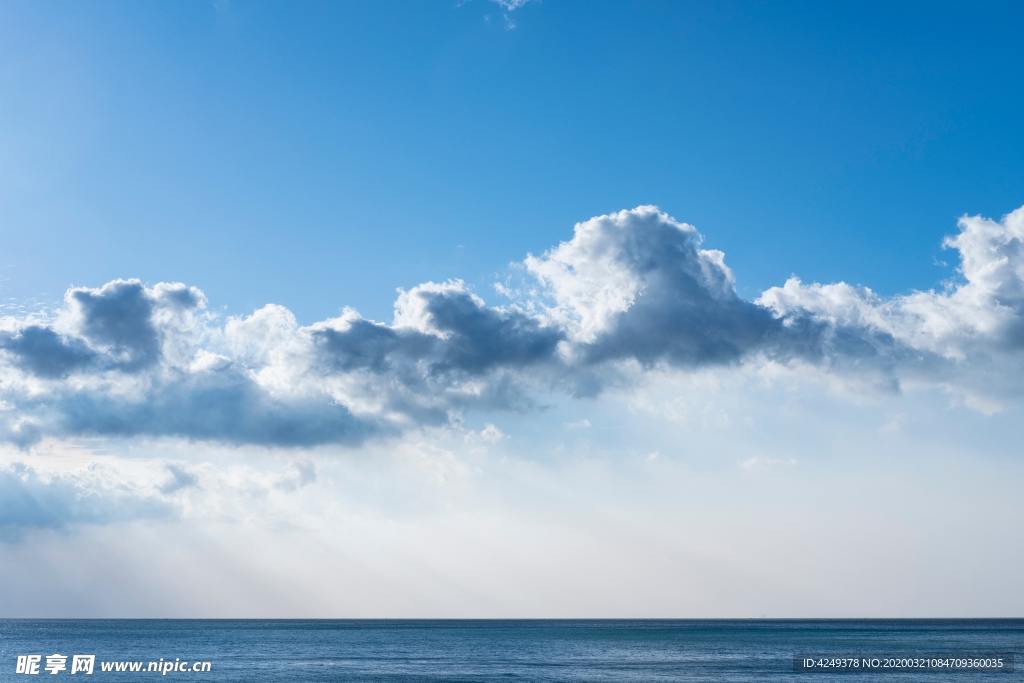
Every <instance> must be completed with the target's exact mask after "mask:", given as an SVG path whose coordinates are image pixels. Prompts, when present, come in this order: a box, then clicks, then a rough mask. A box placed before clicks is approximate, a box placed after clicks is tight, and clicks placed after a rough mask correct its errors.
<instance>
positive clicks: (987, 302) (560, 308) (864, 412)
mask: <svg viewBox="0 0 1024 683" xmlns="http://www.w3.org/2000/svg"><path fill="white" fill-rule="evenodd" d="M1022 15H1024V12H1022V10H1021V8H1020V6H1019V5H1018V4H1015V3H996V2H992V3H984V4H982V5H978V6H971V7H965V6H963V5H962V4H953V3H949V4H942V3H939V4H935V3H930V4H927V5H926V4H924V3H904V4H901V5H899V6H896V7H893V6H888V5H883V4H881V3H878V4H867V5H864V4H854V3H829V4H822V3H801V2H793V3H784V4H780V3H756V2H744V3H730V2H718V3H688V2H645V3H600V4H595V3H585V2H569V1H563V0H544V1H543V2H540V1H538V0H527V1H524V0H503V1H491V0H467V1H463V2H454V1H452V2H445V1H438V2H426V1H423V2H401V3H399V2H394V3H392V2H374V3H356V2H352V3H341V2H333V3H314V2H310V3H304V4H303V5H302V6H301V7H298V8H297V7H296V6H294V5H292V4H289V3H283V2H252V3H242V2H236V1H233V0H217V1H216V2H195V3H160V2H139V3H104V4H83V3H72V2H51V3H29V2H8V3H4V4H3V6H2V7H0V57H2V59H0V94H2V97H0V147H2V149H4V154H2V155H0V580H2V581H3V582H4V583H5V585H8V586H13V587H15V590H13V591H11V592H10V595H8V597H6V598H5V603H4V604H3V605H0V616H96V617H105V616H153V617H159V616H211V617H217V616H224V617H227V616H253V617H275V616H323V617H329V616H334V617H402V616H410V617H415V616H423V617H435V616H437V617H443V616H452V617H458V616H470V617H505V616H510V617H512V616H515V617H520V616H521V617H546V616H580V617H591V616H593V617H598V616H608V617H620V616H621V617H627V616H628V617H644V616H650V617H716V616H721V617H734V616H735V617H759V616H771V617H799V616H951V615H957V616H1010V615H1019V614H1020V612H1021V609H1022V608H1024V580H1022V579H1021V577H1020V575H1019V572H1017V571H1015V570H1014V568H1015V567H1019V566H1020V564H1021V561H1022V560H1024V556H1022V555H1021V553H1022V551H1021V549H1020V548H1019V544H1015V543H1013V542H1012V539H1014V538H1016V537H1017V536H1018V535H1019V530H1018V529H1017V528H1016V522H1017V521H1018V520H1019V519H1020V518H1021V515H1022V513H1024V503H1022V502H1021V500H1020V496H1019V482H1020V481H1021V476H1022V474H1024V471H1022V470H1024V464H1022V462H1021V460H1020V457H1019V452H1018V451H1019V448H1018V446H1017V443H1018V442H1019V427H1018V425H1019V424H1020V420H1021V418H1022V417H1024V415H1022V405H1021V398H1022V395H1024V383H1022V381H1021V379H1020V378H1021V377H1024V374H1022V372H1021V371H1022V370H1024V208H1022V205H1024V189H1022V188H1024V166H1022V165H1021V163H1020V160H1021V159H1024V128H1022V127H1021V126H1020V125H1019V123H1018V121H1017V119H1018V118H1019V112H1020V111H1021V109H1022V104H1024V102H1022V97H1024V95H1022V93H1021V90H1020V88H1019V87H1017V86H1018V80H1019V74H1020V73H1022V72H1024V53H1022V51H1021V50H1020V49H1019V47H1018V46H1017V44H1018V43H1019V40H1018V38H1019V36H1018V35H1017V33H1018V29H1017V27H1018V26H1019V24H1020V22H1021V19H1024V16H1022ZM965 542H969V544H970V546H969V548H970V549H969V550H965V549H964V546H963V545H962V544H963V543H965ZM69 558H75V561H74V562H69Z"/></svg>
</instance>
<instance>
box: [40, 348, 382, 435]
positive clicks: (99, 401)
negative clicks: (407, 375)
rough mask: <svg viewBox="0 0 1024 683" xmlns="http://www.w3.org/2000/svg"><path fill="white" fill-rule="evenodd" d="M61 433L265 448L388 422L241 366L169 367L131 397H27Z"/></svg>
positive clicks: (378, 429) (51, 429)
mask: <svg viewBox="0 0 1024 683" xmlns="http://www.w3.org/2000/svg"><path fill="white" fill-rule="evenodd" d="M24 408H25V409H26V412H28V413H29V414H31V415H39V416H41V417H42V422H41V425H40V428H41V429H42V430H43V431H44V432H45V433H49V434H53V435H57V436H79V435H91V436H107V437H133V436H144V437H164V436H166V437H178V438H183V439H190V440H200V441H219V442H223V443H228V444H251V445H258V446H278V447H305V446H317V445H321V444H326V443H343V444H357V443H360V442H362V441H363V440H365V439H366V438H367V437H369V436H371V435H374V434H377V435H379V434H383V433H384V432H386V431H387V429H386V428H384V427H383V426H379V425H376V424H374V423H372V422H370V421H367V420H362V419H359V418H357V417H355V416H354V415H353V414H352V413H351V412H350V411H349V410H348V409H346V408H345V407H344V406H342V405H339V404H338V403H336V402H334V401H332V400H331V399H330V398H329V397H325V396H322V395H315V396H303V397H301V398H293V399H285V398H281V397H275V396H272V395H271V394H270V393H269V392H267V391H266V390H265V389H263V388H262V387H260V386H259V385H258V384H256V383H255V382H253V381H252V379H251V378H250V377H249V376H247V375H246V374H245V373H244V372H240V371H238V370H237V369H235V368H232V367H227V368H218V369H214V370H210V371H206V372H201V373H170V376H169V377H166V378H164V379H160V380H157V381H154V382H153V383H152V384H150V385H149V386H147V387H146V389H145V391H144V392H142V393H140V394H136V395H130V396H125V397H120V396H112V395H109V394H106V393H99V392H68V393H63V394H60V393H58V394H57V395H54V396H46V397H41V398H38V399H36V400H35V401H34V402H31V403H25V404H24Z"/></svg>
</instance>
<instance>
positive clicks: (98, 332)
mask: <svg viewBox="0 0 1024 683" xmlns="http://www.w3.org/2000/svg"><path fill="white" fill-rule="evenodd" d="M70 298H71V300H72V301H73V302H74V303H75V304H77V307H78V309H79V311H80V313H81V334H82V336H83V337H84V338H85V339H86V340H88V341H89V342H90V343H91V344H93V345H95V346H97V347H99V348H102V349H105V350H106V351H107V352H108V353H109V354H110V355H111V356H113V358H114V359H116V360H117V362H118V364H119V365H120V366H121V367H123V368H125V369H129V370H130V369H137V368H141V367H145V366H148V365H152V364H154V363H156V362H157V360H158V359H159V357H160V335H159V333H158V332H157V329H156V327H155V326H154V325H153V320H152V317H153V306H154V303H153V297H152V296H150V295H149V294H148V292H147V291H146V288H145V287H144V286H143V285H142V283H140V282H138V281H116V282H111V283H109V284H107V285H105V286H104V287H102V288H101V289H98V290H93V289H75V290H72V291H71V293H70Z"/></svg>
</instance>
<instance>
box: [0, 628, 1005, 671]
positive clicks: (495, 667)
mask: <svg viewBox="0 0 1024 683" xmlns="http://www.w3.org/2000/svg"><path fill="white" fill-rule="evenodd" d="M54 653H59V654H63V655H67V656H68V667H69V668H70V662H71V655H73V654H94V655H96V664H95V669H94V673H93V674H92V675H86V674H83V673H76V674H74V675H71V674H70V672H69V671H61V672H59V673H57V674H48V673H47V672H46V671H44V670H42V666H44V665H45V663H46V658H45V657H46V655H50V654H54ZM994 653H1001V654H1004V655H1009V656H1011V657H1012V658H1013V659H1014V667H1015V668H1014V671H1012V672H1008V671H1004V672H1002V673H993V672H962V671H957V672H950V671H945V672H923V671H915V672H892V671H868V672H865V671H864V670H860V671H858V672H855V673H836V672H797V671H794V664H793V659H794V657H797V656H803V655H813V656H829V657H838V656H856V657H859V658H860V657H873V656H878V657H890V656H891V657H923V656H934V655H948V654H960V655H971V656H980V655H986V654H994ZM31 654H39V655H42V664H41V665H40V672H39V674H37V675H34V676H32V675H24V674H18V673H16V660H17V657H18V655H31ZM160 658H163V660H164V661H166V662H172V661H174V660H175V659H176V658H177V659H180V660H185V661H188V662H192V661H201V660H206V661H210V662H211V671H210V672H209V673H192V672H173V671H172V672H169V673H167V674H166V675H161V674H160V673H157V672H142V673H127V672H115V673H103V672H101V671H100V663H101V662H103V661H115V660H126V661H131V660H138V661H140V662H148V661H156V660H159V659H160ZM40 679H42V680H83V679H84V680H104V681H105V680H111V681H115V680H116V681H132V680H157V679H164V680H181V681H191V680H203V681H279V680H283V681H335V680H337V681H494V680H522V681H702V682H703V681H803V682H804V683H811V681H823V680H832V681H834V680H841V681H850V682H851V683H852V682H854V681H857V682H863V683H867V682H868V681H964V682H965V683H966V682H967V681H995V682H1000V681H1024V619H1003V620H959V619H950V620H735V621H733V620H480V621H477V620H443V621H433V620H380V621H373V620H371V621H364V620H0V681H28V680H40Z"/></svg>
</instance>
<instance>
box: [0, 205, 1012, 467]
mask: <svg viewBox="0 0 1024 683" xmlns="http://www.w3.org/2000/svg"><path fill="white" fill-rule="evenodd" d="M1022 239H1024V208H1022V209H1018V210H1017V211H1015V212H1013V213H1011V214H1009V215H1007V216H1006V217H1005V218H1004V219H1002V220H1001V221H993V220H989V219H985V218H981V217H977V216H975V217H964V218H963V219H961V221H960V223H959V232H958V234H957V235H955V236H953V237H950V238H949V239H947V241H946V246H947V247H948V248H950V249H953V250H955V251H956V252H957V253H958V254H959V256H960V269H959V273H960V276H959V278H958V279H957V281H955V282H950V283H947V284H946V286H945V287H944V288H943V289H942V290H940V291H934V290H927V291H919V292H914V293H912V294H908V295H904V296H897V297H891V298H885V297H881V296H879V295H877V294H875V293H874V292H872V291H871V290H870V289H867V288H864V287H855V286H852V285H849V284H846V283H842V282H839V283H830V284H818V283H812V284H805V283H803V282H802V281H800V280H799V279H797V278H795V277H794V278H791V279H790V280H789V281H787V282H786V283H785V284H784V285H782V286H780V287H772V288H770V289H768V290H767V291H765V292H764V293H763V294H762V295H761V296H760V297H758V298H757V299H756V300H754V301H748V300H746V299H743V298H741V297H740V296H738V295H737V293H736V289H735V279H734V276H733V273H732V271H731V270H730V269H729V267H728V266H727V265H726V261H725V256H724V254H723V253H722V252H721V251H718V250H715V249H709V248H706V247H705V246H704V239H703V237H702V236H701V234H700V233H699V232H698V231H697V230H696V228H694V227H693V226H691V225H688V224H686V223H683V222H680V221H677V220H676V219H674V218H672V217H671V216H669V215H668V214H666V213H665V212H663V211H661V210H659V209H657V208H656V207H653V206H640V207H637V208H635V209H631V210H626V211H619V212H617V213H612V214H608V215H605V216H598V217H595V218H592V219H590V220H587V221H584V222H581V223H579V224H577V225H576V226H575V229H574V231H573V234H572V236H571V238H570V239H568V240H567V241H565V242H563V243H561V244H559V245H557V246H555V247H553V248H552V249H550V250H548V251H546V252H544V253H543V254H540V255H538V256H532V255H531V256H528V257H527V258H526V259H525V260H524V261H523V263H522V264H521V265H522V268H521V271H522V273H523V275H524V277H525V278H526V283H525V286H524V287H523V288H522V290H519V291H510V290H504V291H505V292H507V294H508V296H509V301H508V303H507V304H506V305H504V306H495V305H491V304H488V303H487V302H485V301H484V300H483V299H482V298H481V297H480V296H478V295H477V294H476V293H474V292H473V291H471V290H470V289H469V288H468V287H467V286H466V284H465V283H463V282H462V281H459V280H451V281H448V282H443V283H435V282H428V283H424V284H421V285H418V286H416V287H413V288H411V289H409V290H405V291H400V292H399V295H398V297H397V300H396V302H395V308H394V315H393V318H392V320H391V321H389V322H382V321H375V320H370V319H366V318H363V317H362V316H361V315H359V313H358V312H356V311H355V310H353V309H350V308H345V309H343V310H342V312H341V314H340V315H339V316H338V317H336V318H331V319H328V320H323V321H320V322H316V323H314V324H311V325H307V326H302V325H300V324H299V323H298V322H297V321H296V319H295V316H294V315H293V314H292V313H291V311H289V310H288V309H287V308H285V307H283V306H279V305H267V306H264V307H263V308H260V309H258V310H256V311H255V312H253V313H252V314H251V315H248V316H244V317H229V318H227V319H223V318H220V317H219V316H217V315H215V314H213V313H211V312H210V311H208V310H207V308H206V300H205V297H204V296H203V294H202V292H201V291H199V290H198V289H196V288H194V287H189V286H186V285H184V284H180V283H158V284H156V285H152V286H147V285H145V284H144V283H142V282H141V281H139V280H116V281H113V282H110V283H107V284H106V285H103V286H102V287H99V288H83V287H77V288H73V289H71V290H69V291H68V293H67V295H66V297H65V302H64V305H63V307H61V308H60V309H59V310H57V311H54V312H52V313H51V314H50V315H49V316H44V317H41V316H39V315H38V314H33V315H24V316H23V317H17V316H8V317H5V318H0V438H3V439H4V440H7V441H11V442H14V443H17V444H20V445H23V446H25V445H31V444H32V443H34V442H36V441H38V440H39V439H41V438H44V437H47V436H53V437H58V438H62V437H65V438H66V437H77V436H101V437H119V438H131V437H170V438H181V439H188V440H201V441H216V442H223V443H227V444H235V445H239V444H254V445H262V446H271V447H309V446H316V445H321V444H347V445H355V444H359V443H362V442H364V441H365V440H367V439H369V438H374V437H381V436H389V435H397V434H400V433H402V432H404V431H407V430H410V429H417V428H420V427H423V426H427V425H444V424H448V423H453V422H454V423H458V422H459V421H460V420H461V418H462V414H463V413H464V412H466V411H469V410H476V409H485V410H494V409H503V410H517V411H524V410H530V409H532V408H535V407H537V406H538V405H539V404H540V401H539V399H538V398H537V397H538V396H541V395H544V396H547V395H550V394H551V392H558V391H562V392H565V393H568V394H570V395H573V396H580V395H593V394H596V393H599V392H601V391H602V390H603V389H604V388H605V387H607V386H608V385H609V384H618V385H620V386H621V385H625V384H627V383H628V382H630V381H634V380H635V378H636V377H637V376H638V374H642V373H643V372H644V371H646V370H649V369H658V368H673V369H680V370H683V371H690V370H698V369H706V368H715V367H722V366H735V365H740V364H744V363H766V362H767V363H774V364H777V365H780V366H783V367H795V366H800V367H808V368H813V369H815V370H816V371H819V372H822V373H827V374H829V375H832V376H835V377H838V378H840V379H842V380H843V381H844V382H848V383H849V384H851V385H853V386H865V387H869V388H870V390H872V391H877V390H883V391H899V390H900V389H901V388H902V387H903V386H904V385H905V384H915V385H916V384H923V385H936V386H940V387H942V388H943V389H945V390H947V391H951V392H955V393H957V394H958V395H961V396H962V397H963V399H964V401H965V402H967V403H969V404H971V405H975V406H984V407H985V409H986V410H989V409H991V408H992V407H998V404H999V402H1000V401H1005V400H1012V399H1015V398H1016V397H1019V395H1020V394H1021V391H1022V389H1024V385H1022V383H1021V381H1020V379H1019V378H1020V377H1021V376H1024V375H1022V373H1021V370H1024V364H1022V362H1021V356H1022V354H1021V350H1022V347H1024V248H1022Z"/></svg>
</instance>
